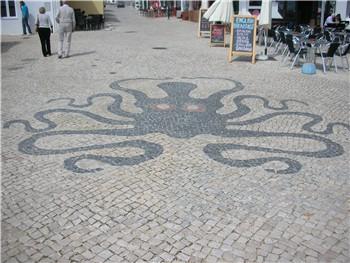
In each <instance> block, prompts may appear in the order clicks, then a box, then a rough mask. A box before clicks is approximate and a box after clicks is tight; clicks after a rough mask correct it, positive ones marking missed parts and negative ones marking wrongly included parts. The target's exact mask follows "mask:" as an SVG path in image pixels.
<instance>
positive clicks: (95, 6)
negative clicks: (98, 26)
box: [69, 0, 104, 15]
mask: <svg viewBox="0 0 350 263" xmlns="http://www.w3.org/2000/svg"><path fill="white" fill-rule="evenodd" d="M69 5H70V6H71V7H72V8H74V9H81V11H85V14H86V15H103V14H104V7H103V1H101V0H93V1H79V0H71V1H69Z"/></svg>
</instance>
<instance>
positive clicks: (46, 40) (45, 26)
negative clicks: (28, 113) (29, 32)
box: [35, 7, 53, 57]
mask: <svg viewBox="0 0 350 263" xmlns="http://www.w3.org/2000/svg"><path fill="white" fill-rule="evenodd" d="M35 24H36V28H37V31H38V34H39V37H40V42H41V50H42V52H43V55H44V57H47V56H51V45H50V35H51V33H52V32H53V28H52V22H51V18H50V16H49V15H48V14H46V10H45V7H40V8H39V14H38V16H37V18H36V23H35Z"/></svg>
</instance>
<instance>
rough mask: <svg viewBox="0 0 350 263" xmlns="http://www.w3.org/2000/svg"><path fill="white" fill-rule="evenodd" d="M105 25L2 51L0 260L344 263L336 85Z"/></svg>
mask: <svg viewBox="0 0 350 263" xmlns="http://www.w3.org/2000/svg"><path fill="white" fill-rule="evenodd" d="M107 17H108V20H109V22H108V23H107V24H108V25H107V27H108V28H107V29H106V30H101V31H94V32H92V31H90V32H76V33H74V34H73V41H72V56H71V57H70V58H68V59H63V60H58V59H57V58H56V57H54V56H53V57H49V58H44V57H41V56H40V48H39V40H38V37H37V36H33V37H30V38H29V39H22V38H20V37H3V39H2V46H3V47H4V48H3V53H2V62H3V63H2V125H3V129H2V260H3V262H8V263H10V262H11V263H12V262H25V263H29V262H59V263H64V262H99V263H100V262H160V261H165V262H170V261H180V262H186V261H191V262H200V261H202V262H349V254H348V253H349V239H348V237H349V228H348V222H349V221H348V220H349V215H348V204H347V202H346V200H347V197H348V193H349V191H348V189H349V187H348V177H349V172H348V161H349V151H350V147H349V123H348V122H349V115H348V114H349V104H348V101H349V79H348V75H347V74H346V73H345V72H344V71H339V72H338V74H336V73H334V72H329V73H328V74H327V75H324V74H322V73H321V71H318V73H317V74H316V75H314V76H305V75H301V73H300V70H299V69H298V68H297V69H294V70H292V71H291V70H289V68H287V67H284V66H281V65H280V63H279V61H267V62H258V63H257V64H256V65H252V64H250V63H248V62H245V61H235V62H233V63H231V64H230V63H228V62H227V58H226V53H227V50H225V49H224V48H210V47H209V45H208V39H198V38H197V37H196V29H197V26H196V24H194V23H190V22H183V21H180V20H177V19H171V20H169V21H168V20H167V19H163V18H157V19H151V18H145V17H140V16H138V15H137V14H136V12H135V10H133V9H131V8H125V9H116V8H109V9H108V10H107ZM52 41H53V42H54V43H57V36H56V35H54V36H53V39H52ZM154 48H156V49H154ZM162 48H164V49H162Z"/></svg>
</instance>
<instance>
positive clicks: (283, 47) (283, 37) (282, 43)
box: [276, 31, 288, 57]
mask: <svg viewBox="0 0 350 263" xmlns="http://www.w3.org/2000/svg"><path fill="white" fill-rule="evenodd" d="M279 34H280V39H281V41H280V45H279V46H278V48H277V51H276V54H278V52H279V51H280V49H281V50H283V51H282V57H283V56H284V54H285V53H286V51H287V49H288V46H287V42H286V32H285V31H280V32H279Z"/></svg>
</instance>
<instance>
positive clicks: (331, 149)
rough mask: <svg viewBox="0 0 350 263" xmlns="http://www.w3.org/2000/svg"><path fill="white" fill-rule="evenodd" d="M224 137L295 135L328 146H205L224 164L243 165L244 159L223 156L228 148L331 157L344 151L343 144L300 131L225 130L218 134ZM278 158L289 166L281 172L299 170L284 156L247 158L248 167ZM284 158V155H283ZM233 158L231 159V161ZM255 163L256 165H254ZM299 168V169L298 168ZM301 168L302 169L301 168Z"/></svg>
mask: <svg viewBox="0 0 350 263" xmlns="http://www.w3.org/2000/svg"><path fill="white" fill-rule="evenodd" d="M218 135H220V136H223V137H230V138H234V137H238V138H240V137H295V138H301V139H307V140H313V141H317V142H319V143H322V144H324V145H325V146H326V147H325V149H322V150H319V151H291V150H282V149H274V148H267V147H257V146H247V145H241V144H232V143H228V144H209V145H210V146H208V147H206V148H205V152H206V153H207V154H208V156H210V157H211V158H213V159H214V160H217V161H218V162H222V163H224V164H228V165H231V166H238V167H240V166H242V165H243V164H242V162H244V161H242V160H231V159H227V158H224V157H222V155H221V152H222V151H225V150H228V149H238V150H248V151H260V152H266V153H280V154H291V155H295V156H305V157H314V158H330V157H335V156H340V155H342V154H343V153H344V149H343V147H342V146H341V145H339V144H337V143H335V142H333V141H331V140H329V139H327V138H323V137H320V136H317V135H313V134H298V133H283V132H261V131H260V132H256V131H250V130H225V131H223V132H221V133H220V134H218ZM276 158H279V159H278V160H279V161H283V162H285V163H286V164H287V165H288V166H289V168H288V169H287V170H286V171H280V172H279V173H287V172H288V173H289V172H291V171H292V170H291V169H294V170H295V171H298V169H299V168H298V167H299V165H298V162H297V161H295V160H292V159H289V158H287V159H281V158H282V157H268V158H256V159H251V160H247V165H248V166H247V167H249V166H258V165H261V164H262V163H266V162H270V161H274V160H277V159H276ZM283 158H284V157H283ZM229 160H231V161H229ZM252 164H254V165H252ZM297 168H298V169H297ZM299 170H300V169H299Z"/></svg>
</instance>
